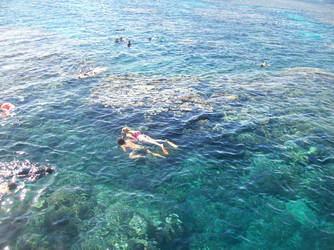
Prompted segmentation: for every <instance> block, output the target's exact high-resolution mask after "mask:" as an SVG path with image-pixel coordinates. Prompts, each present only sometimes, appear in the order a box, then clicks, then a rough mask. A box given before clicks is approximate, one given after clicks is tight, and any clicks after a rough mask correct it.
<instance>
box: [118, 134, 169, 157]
mask: <svg viewBox="0 0 334 250" xmlns="http://www.w3.org/2000/svg"><path fill="white" fill-rule="evenodd" d="M117 143H118V144H119V145H120V147H121V148H122V149H123V151H124V153H126V150H127V149H130V151H131V152H130V154H129V158H130V159H138V158H145V156H144V155H141V154H140V153H143V154H151V155H153V156H156V157H160V158H165V156H162V155H160V154H157V153H153V152H152V151H151V150H149V149H146V148H145V147H144V146H141V145H138V144H136V143H134V142H133V140H131V139H127V140H124V139H123V138H121V137H120V138H118V139H117Z"/></svg>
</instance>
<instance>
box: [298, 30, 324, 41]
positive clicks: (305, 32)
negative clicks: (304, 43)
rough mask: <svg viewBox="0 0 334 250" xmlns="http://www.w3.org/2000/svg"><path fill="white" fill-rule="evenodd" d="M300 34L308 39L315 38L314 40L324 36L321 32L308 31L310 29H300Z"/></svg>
mask: <svg viewBox="0 0 334 250" xmlns="http://www.w3.org/2000/svg"><path fill="white" fill-rule="evenodd" d="M300 34H301V35H302V36H303V37H305V38H308V39H313V40H320V39H321V38H322V37H321V36H320V35H319V34H316V33H312V32H308V31H300Z"/></svg>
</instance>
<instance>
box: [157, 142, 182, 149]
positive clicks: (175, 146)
mask: <svg viewBox="0 0 334 250" xmlns="http://www.w3.org/2000/svg"><path fill="white" fill-rule="evenodd" d="M156 141H157V142H167V143H168V144H169V146H171V147H173V148H178V147H179V146H178V145H176V144H175V143H173V142H171V141H168V140H156Z"/></svg>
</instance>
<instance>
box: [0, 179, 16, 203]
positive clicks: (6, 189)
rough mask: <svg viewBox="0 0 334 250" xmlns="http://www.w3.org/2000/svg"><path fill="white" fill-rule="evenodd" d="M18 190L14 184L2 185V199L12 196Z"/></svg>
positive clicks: (0, 195)
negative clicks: (6, 195) (8, 195)
mask: <svg viewBox="0 0 334 250" xmlns="http://www.w3.org/2000/svg"><path fill="white" fill-rule="evenodd" d="M16 188H17V185H16V184H15V183H14V182H9V183H6V184H1V185H0V199H1V198H2V196H3V195H5V194H11V193H12V192H13V191H14V190H15V189H16Z"/></svg>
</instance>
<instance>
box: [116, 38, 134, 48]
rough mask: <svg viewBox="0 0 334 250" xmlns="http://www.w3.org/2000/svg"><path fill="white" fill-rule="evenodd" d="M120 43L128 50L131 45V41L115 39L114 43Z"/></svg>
mask: <svg viewBox="0 0 334 250" xmlns="http://www.w3.org/2000/svg"><path fill="white" fill-rule="evenodd" d="M121 42H124V43H125V44H126V46H127V47H129V48H130V47H131V45H132V43H131V41H130V40H129V39H127V38H125V37H120V38H115V43H121Z"/></svg>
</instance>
